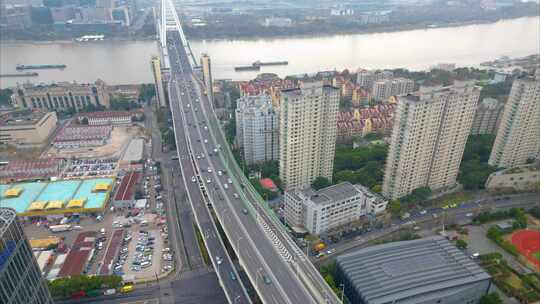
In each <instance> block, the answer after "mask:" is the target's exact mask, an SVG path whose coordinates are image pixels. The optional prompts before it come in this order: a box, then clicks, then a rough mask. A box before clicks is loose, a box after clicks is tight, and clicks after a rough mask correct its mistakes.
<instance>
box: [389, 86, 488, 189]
mask: <svg viewBox="0 0 540 304" xmlns="http://www.w3.org/2000/svg"><path fill="white" fill-rule="evenodd" d="M479 97H480V87H478V86H475V85H473V83H472V82H461V81H459V82H458V81H456V83H454V85H453V86H449V87H442V86H436V87H422V88H420V91H419V95H418V96H412V95H407V96H403V97H398V106H397V109H396V116H395V121H394V127H393V130H392V137H391V141H390V151H389V153H388V157H387V160H386V169H385V174H384V183H383V194H384V195H385V196H386V197H388V198H390V199H397V198H400V197H402V196H405V195H407V194H409V193H411V192H412V190H414V189H416V188H420V187H426V186H427V187H430V188H431V189H432V190H443V189H445V188H449V187H452V186H454V185H455V183H456V178H457V175H458V170H459V164H460V162H461V158H462V156H463V151H464V149H465V144H466V142H467V137H468V135H469V132H470V129H471V126H472V122H473V118H474V112H475V110H476V104H477V102H478V98H479Z"/></svg>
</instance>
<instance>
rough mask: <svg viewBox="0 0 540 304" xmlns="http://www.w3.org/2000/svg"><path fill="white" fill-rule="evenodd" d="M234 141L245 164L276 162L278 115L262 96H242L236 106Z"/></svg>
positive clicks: (270, 102) (267, 97) (264, 96)
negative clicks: (240, 149) (239, 148)
mask: <svg viewBox="0 0 540 304" xmlns="http://www.w3.org/2000/svg"><path fill="white" fill-rule="evenodd" d="M235 115H236V140H237V143H238V146H240V147H241V148H242V151H243V152H244V153H243V154H244V160H245V162H246V164H257V163H262V162H266V161H271V160H278V153H279V145H278V139H279V138H278V114H277V113H276V111H275V110H274V108H273V106H272V100H271V99H270V97H269V96H268V95H266V94H261V95H259V96H244V97H241V98H239V99H238V101H237V106H236V111H235Z"/></svg>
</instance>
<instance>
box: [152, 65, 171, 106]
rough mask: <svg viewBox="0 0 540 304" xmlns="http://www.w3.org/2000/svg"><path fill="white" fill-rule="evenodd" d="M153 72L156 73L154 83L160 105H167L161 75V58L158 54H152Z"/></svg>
mask: <svg viewBox="0 0 540 304" xmlns="http://www.w3.org/2000/svg"><path fill="white" fill-rule="evenodd" d="M151 65H152V73H153V74H154V83H155V86H156V97H157V99H158V103H159V106H160V107H166V106H167V101H166V99H165V88H164V86H163V77H162V75H161V60H159V57H158V56H152V61H151Z"/></svg>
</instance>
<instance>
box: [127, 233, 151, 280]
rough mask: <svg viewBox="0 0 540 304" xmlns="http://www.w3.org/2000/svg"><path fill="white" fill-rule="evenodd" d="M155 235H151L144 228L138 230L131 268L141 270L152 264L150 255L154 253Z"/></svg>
mask: <svg viewBox="0 0 540 304" xmlns="http://www.w3.org/2000/svg"><path fill="white" fill-rule="evenodd" d="M154 241H155V237H153V236H151V235H150V233H149V232H148V231H146V230H141V231H139V238H138V240H137V246H136V247H135V251H136V252H137V253H136V254H135V257H134V258H133V261H132V262H131V270H133V271H141V270H142V269H145V268H148V267H150V266H152V257H153V254H154Z"/></svg>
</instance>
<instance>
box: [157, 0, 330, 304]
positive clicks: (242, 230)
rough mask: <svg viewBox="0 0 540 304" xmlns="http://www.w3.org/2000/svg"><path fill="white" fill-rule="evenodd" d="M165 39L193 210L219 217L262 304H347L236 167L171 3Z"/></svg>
mask: <svg viewBox="0 0 540 304" xmlns="http://www.w3.org/2000/svg"><path fill="white" fill-rule="evenodd" d="M158 33H159V39H160V46H161V48H160V51H161V57H162V62H163V66H164V68H167V69H168V70H169V73H170V78H169V83H168V93H169V103H170V105H169V106H170V108H171V113H172V116H173V126H174V129H175V136H176V143H177V151H178V157H179V161H180V165H181V168H182V173H183V176H184V178H186V179H188V181H186V182H189V179H190V180H191V182H192V184H193V187H191V188H192V189H191V191H194V190H195V191H199V192H200V195H199V196H198V197H200V198H198V197H197V194H195V193H194V194H192V195H190V200H191V201H192V202H191V203H192V207H193V208H194V209H198V208H196V207H195V206H199V205H200V200H203V201H204V202H205V204H204V206H205V207H206V208H208V212H211V214H213V215H215V218H216V219H217V220H218V221H219V224H220V225H221V227H222V228H223V230H224V232H225V234H226V236H227V238H228V240H229V243H230V245H231V247H232V249H233V250H234V253H235V254H236V256H237V257H238V261H239V264H240V265H241V267H242V268H243V269H244V270H245V273H246V274H247V277H248V278H249V280H250V282H251V285H252V286H253V287H254V289H255V291H256V292H257V294H258V296H259V298H260V299H261V300H262V301H263V303H276V304H277V303H279V304H282V303H291V304H297V303H302V304H304V303H305V304H309V303H340V302H341V301H340V300H339V299H338V298H337V296H336V295H335V294H334V292H333V291H332V289H331V288H330V286H328V284H326V282H325V281H324V279H323V278H322V276H321V275H320V274H319V272H318V271H317V269H316V268H315V267H314V266H313V264H312V263H311V262H310V261H309V259H308V258H307V256H306V255H304V253H303V252H302V251H301V250H300V249H299V248H298V246H297V245H296V244H295V243H294V241H293V240H292V238H291V237H290V236H289V234H288V232H287V228H286V227H285V226H284V225H283V224H282V223H281V222H280V221H279V219H278V218H277V217H276V215H275V214H274V212H273V211H272V210H271V209H270V208H269V207H268V205H267V204H266V202H265V201H264V200H263V199H262V198H261V197H260V195H259V194H258V193H257V191H256V190H255V189H254V188H253V186H252V185H251V183H250V182H249V181H248V180H247V179H246V177H245V176H244V174H243V172H242V170H241V169H240V168H239V166H238V164H237V163H236V161H235V159H234V157H233V154H232V151H231V150H230V148H229V145H228V143H227V141H226V139H225V136H224V134H223V131H222V129H221V128H220V125H219V121H218V119H217V117H216V115H215V112H214V108H213V104H212V102H211V101H210V100H209V99H208V97H207V96H206V93H205V92H207V91H209V90H210V89H211V88H205V87H204V84H203V82H202V81H201V79H199V78H198V76H197V74H196V73H194V68H195V67H197V65H198V64H197V60H196V58H195V55H194V54H193V52H192V50H191V47H190V45H189V41H188V40H187V39H186V36H185V34H184V32H183V30H182V25H181V21H180V19H179V16H178V14H177V11H176V9H175V7H174V4H173V2H172V0H162V2H161V10H160V19H159V22H158ZM191 191H190V192H191ZM194 211H195V212H194V215H195V218H196V222H197V225H198V226H199V229H200V230H201V231H207V230H208V229H210V230H211V231H215V225H214V223H212V225H210V226H208V221H206V220H204V219H203V218H202V217H208V216H205V215H204V212H201V211H200V210H194ZM210 218H211V219H212V218H213V217H210ZM204 241H205V244H206V245H207V247H208V248H209V252H210V254H209V255H210V259H211V261H212V264H213V266H214V268H215V269H216V273H217V276H218V279H219V281H220V284H221V286H222V287H223V289H224V291H225V294H226V296H227V299H228V301H229V303H248V302H249V301H250V300H249V297H247V293H246V292H245V288H244V286H243V285H242V283H241V282H240V280H239V279H234V277H235V275H236V274H237V271H236V269H234V264H232V262H231V259H230V257H228V256H226V257H224V256H219V255H216V254H214V253H215V252H216V251H217V250H218V249H219V248H215V246H214V247H213V246H211V244H210V241H208V240H207V238H204ZM225 255H226V253H225ZM223 268H226V270H223Z"/></svg>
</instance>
